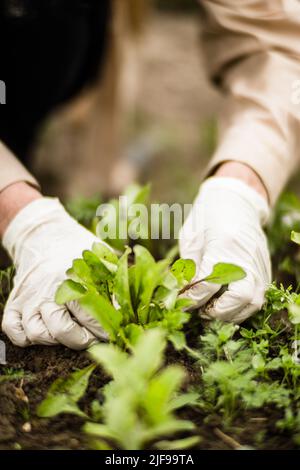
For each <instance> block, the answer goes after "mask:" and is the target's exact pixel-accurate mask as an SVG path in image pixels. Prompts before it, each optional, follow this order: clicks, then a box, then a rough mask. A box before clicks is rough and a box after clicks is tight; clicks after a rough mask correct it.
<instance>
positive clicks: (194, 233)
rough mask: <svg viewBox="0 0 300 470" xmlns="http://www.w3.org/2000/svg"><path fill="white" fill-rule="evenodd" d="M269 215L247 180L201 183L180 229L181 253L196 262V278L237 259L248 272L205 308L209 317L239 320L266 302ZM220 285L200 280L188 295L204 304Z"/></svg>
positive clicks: (269, 268) (235, 262) (229, 179)
mask: <svg viewBox="0 0 300 470" xmlns="http://www.w3.org/2000/svg"><path fill="white" fill-rule="evenodd" d="M268 216H269V208H268V204H267V202H266V200H265V199H264V198H263V197H262V196H261V195H260V194H258V193H257V192H256V191H255V190H254V189H252V188H251V187H250V186H248V185H247V184H246V183H244V182H242V181H240V180H238V179H235V178H228V177H212V178H209V179H208V180H206V181H205V182H204V183H203V185H202V186H201V188H200V192H199V194H198V196H197V198H196V201H195V203H194V206H193V208H192V210H191V212H190V214H189V216H188V218H187V220H186V222H185V224H184V226H183V228H182V230H181V233H180V253H181V256H182V257H183V258H190V259H193V260H194V261H195V263H196V265H197V274H196V277H195V280H197V279H203V278H204V277H205V276H207V275H208V274H209V273H210V272H211V271H212V268H213V266H214V265H215V264H216V263H233V264H236V265H238V266H240V267H241V268H243V269H244V270H245V272H246V274H247V276H246V277H245V278H244V279H243V280H241V281H237V282H234V283H232V284H230V285H229V286H228V290H227V291H226V292H225V293H223V294H222V295H221V296H220V297H219V298H218V299H216V300H215V301H214V302H212V305H211V306H209V307H208V308H207V309H205V308H203V310H202V316H203V317H205V318H218V319H220V320H223V321H232V322H235V323H241V322H242V321H244V320H245V319H246V318H248V317H249V316H251V315H252V314H253V313H255V312H256V311H258V310H259V309H260V308H261V307H262V305H263V303H264V294H265V290H266V287H267V286H268V284H269V283H270V282H271V263H270V256H269V251H268V246H267V241H266V237H265V234H264V232H263V230H262V226H263V224H264V223H265V222H266V221H267V219H268ZM219 289H220V286H218V285H216V284H212V283H206V282H204V283H201V284H199V285H197V286H195V287H193V288H192V289H191V290H190V291H189V293H188V296H189V297H190V298H191V299H193V300H195V302H196V304H197V305H198V306H204V305H205V304H206V303H207V302H208V301H209V300H210V299H211V297H213V296H214V295H215V294H216V293H217V292H218V290H219Z"/></svg>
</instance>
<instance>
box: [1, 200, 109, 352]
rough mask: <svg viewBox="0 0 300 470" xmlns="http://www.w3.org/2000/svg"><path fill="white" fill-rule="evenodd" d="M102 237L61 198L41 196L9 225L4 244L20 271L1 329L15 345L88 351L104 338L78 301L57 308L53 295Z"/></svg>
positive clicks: (17, 271)
mask: <svg viewBox="0 0 300 470" xmlns="http://www.w3.org/2000/svg"><path fill="white" fill-rule="evenodd" d="M94 242H98V243H99V239H98V238H97V237H95V236H94V235H93V234H92V233H90V232H89V231H88V230H86V229H85V228H84V227H82V226H81V225H79V224H78V223H77V222H76V221H75V220H73V219H72V217H70V216H69V215H68V214H67V212H66V211H65V209H64V208H63V206H62V205H61V204H60V202H59V201H58V200H57V199H51V198H40V199H37V200H35V201H33V202H31V203H30V204H28V205H27V206H25V208H24V209H22V210H21V211H20V212H19V213H18V214H17V215H16V217H15V218H14V219H13V220H12V221H11V222H10V224H9V226H8V228H7V229H6V231H5V233H4V237H3V246H4V247H5V248H6V250H7V251H8V253H9V254H10V256H11V258H12V260H13V262H14V265H15V267H16V276H15V278H14V287H13V290H12V292H11V294H10V296H9V298H8V301H7V304H6V306H5V309H4V316H3V322H2V329H3V331H4V332H5V333H6V334H7V336H8V337H9V338H10V339H11V341H12V342H13V343H14V344H16V345H17V346H21V347H25V346H29V345H31V344H45V345H53V344H57V343H61V344H64V345H65V346H68V347H69V348H72V349H84V348H86V347H88V346H89V345H90V344H91V343H92V342H93V341H95V340H96V336H97V337H100V338H101V337H104V336H105V335H104V333H103V331H102V329H101V327H100V326H99V324H98V323H97V322H96V320H94V319H93V318H91V317H90V316H89V315H87V314H86V313H84V312H83V311H82V310H81V309H80V308H79V306H78V304H77V303H76V302H71V303H70V304H69V305H68V308H66V307H64V306H63V307H62V306H58V305H57V304H56V303H55V301H54V298H55V293H56V290H57V288H58V286H59V285H60V284H61V282H62V281H63V280H64V279H65V278H66V270H67V269H68V268H69V267H71V265H72V261H73V259H74V258H78V257H81V254H82V251H84V250H85V249H90V248H91V246H92V244H93V243H94Z"/></svg>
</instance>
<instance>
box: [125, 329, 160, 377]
mask: <svg viewBox="0 0 300 470" xmlns="http://www.w3.org/2000/svg"><path fill="white" fill-rule="evenodd" d="M165 347H166V340H165V333H164V332H163V331H162V330H160V329H158V328H156V329H153V330H148V331H146V332H145V333H144V335H143V336H142V337H141V338H140V339H139V341H138V342H137V344H136V345H134V346H133V348H132V350H133V353H134V358H133V359H132V362H133V367H135V368H136V370H137V371H139V372H140V373H141V374H142V375H143V376H145V377H150V376H151V375H152V374H153V373H154V372H156V370H157V369H158V368H159V366H160V365H161V363H162V358H163V352H164V350H165Z"/></svg>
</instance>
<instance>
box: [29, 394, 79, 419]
mask: <svg viewBox="0 0 300 470" xmlns="http://www.w3.org/2000/svg"><path fill="white" fill-rule="evenodd" d="M61 413H66V414H73V415H77V416H80V417H82V418H87V416H86V414H85V413H83V411H81V410H80V408H79V407H78V406H77V405H76V403H73V402H72V401H70V399H69V398H68V396H67V395H58V396H56V397H54V396H49V397H48V398H46V399H45V400H44V401H43V402H42V403H41V404H40V405H39V406H38V408H37V415H38V417H39V418H53V417H54V416H57V415H58V414H61Z"/></svg>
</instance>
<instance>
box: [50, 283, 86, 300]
mask: <svg viewBox="0 0 300 470" xmlns="http://www.w3.org/2000/svg"><path fill="white" fill-rule="evenodd" d="M86 292H87V290H86V289H85V288H84V287H83V286H82V285H81V284H79V283H78V282H75V281H72V280H71V279H67V280H66V281H64V282H63V283H62V284H61V286H60V287H59V288H58V289H57V291H56V294H55V302H56V303H57V304H58V305H64V304H66V303H68V302H71V301H72V300H79V299H81V297H83V296H84V295H85V294H86Z"/></svg>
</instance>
